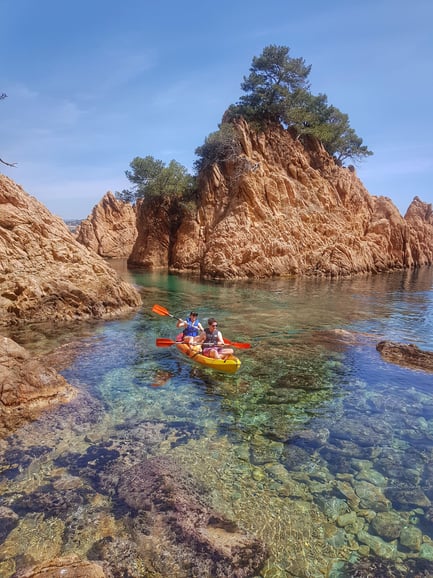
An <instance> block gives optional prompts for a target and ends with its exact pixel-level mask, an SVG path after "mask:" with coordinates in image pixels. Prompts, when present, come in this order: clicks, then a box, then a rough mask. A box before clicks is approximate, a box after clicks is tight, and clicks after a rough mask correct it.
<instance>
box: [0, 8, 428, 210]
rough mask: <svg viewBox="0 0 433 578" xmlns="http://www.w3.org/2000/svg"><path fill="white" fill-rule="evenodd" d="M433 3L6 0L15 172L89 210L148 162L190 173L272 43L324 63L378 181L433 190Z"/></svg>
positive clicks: (6, 118) (6, 71)
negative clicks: (173, 164) (138, 161)
mask: <svg viewBox="0 0 433 578" xmlns="http://www.w3.org/2000/svg"><path fill="white" fill-rule="evenodd" d="M432 22H433V2H432V1H431V0H412V1H411V2H407V1H402V0H353V1H352V2H347V0H344V1H342V0H334V1H332V0H331V1H330V2H323V0H303V1H302V2H300V1H290V0H266V1H263V2H259V1H257V2H251V1H243V0H230V1H228V0H219V2H211V1H209V0H200V1H199V0H184V1H183V2H176V1H174V0H173V1H172V2H166V1H164V0H160V1H159V2H149V1H146V0H123V1H122V2H119V0H116V1H113V0H85V1H84V0H74V1H68V0H0V53H1V55H2V59H1V65H0V93H2V92H5V93H7V95H8V98H6V99H5V100H3V101H0V123H1V124H0V126H1V132H0V135H1V138H0V157H1V158H2V159H4V160H6V161H8V162H16V163H17V166H16V167H14V168H9V167H6V166H0V171H1V172H3V173H4V174H6V175H8V176H10V177H12V178H13V179H14V180H15V181H16V182H17V183H19V184H20V185H21V186H23V188H24V189H25V190H26V191H27V192H28V193H30V194H31V195H33V196H35V197H36V198H37V199H39V200H40V201H41V202H42V203H43V204H44V205H45V206H46V207H48V209H50V210H51V211H52V212H53V213H55V214H57V215H59V216H61V217H63V218H65V219H74V218H77V219H79V218H84V217H86V216H87V215H88V214H90V212H91V210H92V208H93V206H94V205H95V204H96V203H98V202H99V200H100V199H101V198H102V197H103V196H104V194H105V193H106V192H107V191H108V190H111V191H116V190H121V189H123V188H127V187H128V186H129V182H128V181H127V179H126V177H125V170H127V169H128V168H129V163H130V162H131V160H132V159H133V158H134V157H136V156H141V157H145V156H147V155H151V156H153V157H154V158H156V159H161V160H162V161H164V162H165V163H168V162H170V160H172V159H175V160H176V161H178V162H180V163H181V164H183V165H184V166H185V167H187V168H188V169H189V170H190V171H192V170H193V163H194V160H195V159H196V156H195V154H194V151H195V149H196V148H197V147H198V146H200V145H201V144H203V142H204V139H205V137H206V136H207V135H208V134H209V133H211V132H213V131H215V130H217V128H218V124H219V123H220V121H221V118H222V115H223V113H224V111H225V110H226V108H227V107H228V106H229V105H230V104H232V103H235V102H236V101H237V100H238V99H239V97H240V96H241V95H242V91H241V88H240V84H241V82H242V80H243V77H244V76H245V75H248V73H249V68H250V65H251V62H252V59H253V57H254V56H259V55H260V54H261V52H262V50H263V48H264V47H265V46H268V45H270V44H276V45H281V46H288V47H289V48H290V53H289V55H290V56H291V57H293V58H298V57H302V58H304V59H305V61H306V63H307V64H308V65H311V66H312V69H311V73H310V82H311V91H312V93H313V94H318V93H325V94H326V95H327V97H328V102H329V104H333V105H334V106H336V107H337V108H339V109H340V110H341V111H342V112H344V113H347V114H348V115H349V119H350V123H351V126H352V128H353V129H354V130H355V132H356V133H357V134H358V136H360V137H361V138H362V139H363V141H364V144H365V145H367V146H368V148H369V149H370V150H372V151H373V152H374V156H372V157H369V158H367V159H365V160H364V161H363V162H362V163H361V164H359V165H358V167H357V172H358V176H359V177H360V178H361V180H362V182H363V183H364V185H365V186H366V187H367V189H368V191H369V192H370V193H371V194H373V195H385V196H387V197H390V198H391V199H392V201H393V202H394V203H395V204H396V206H397V208H398V209H399V210H400V212H401V213H402V214H403V215H404V213H405V211H406V209H407V207H408V205H409V204H410V202H411V201H412V199H413V197H414V196H419V197H420V198H421V199H422V200H423V201H426V202H432V200H433V107H432V98H433V97H432V95H433V90H432V89H433V41H432Z"/></svg>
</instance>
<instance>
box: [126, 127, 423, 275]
mask: <svg viewBox="0 0 433 578" xmlns="http://www.w3.org/2000/svg"><path fill="white" fill-rule="evenodd" d="M236 131H237V134H238V138H239V141H240V145H241V150H242V152H241V154H239V155H237V157H234V158H231V159H230V160H227V161H226V162H224V163H220V164H218V165H217V164H215V165H213V166H212V167H211V168H210V169H209V170H208V171H206V173H203V174H201V175H200V199H199V203H198V210H197V211H196V212H195V213H193V214H187V213H185V215H184V216H181V218H180V222H179V225H178V224H177V217H175V216H174V215H173V214H171V215H170V211H169V210H168V209H167V207H164V206H162V205H158V206H153V207H152V206H150V205H148V204H146V203H143V202H142V203H140V204H139V205H138V208H137V229H138V237H137V239H136V242H135V244H134V247H133V249H132V251H131V254H130V256H129V258H128V263H129V264H130V265H133V266H140V267H144V268H148V269H161V268H163V269H168V270H170V271H172V272H188V271H192V272H196V273H199V274H200V275H201V276H202V277H204V278H248V277H253V278H254V277H271V276H290V275H297V274H301V275H350V274H352V273H361V272H380V271H390V270H393V269H402V268H406V267H418V266H421V265H427V264H431V263H433V217H432V205H431V204H426V203H423V202H422V201H420V200H419V199H418V198H417V197H416V198H415V199H414V201H413V203H412V204H411V206H410V207H409V209H408V211H407V213H406V216H405V218H403V217H402V216H401V215H400V213H399V211H398V209H397V208H396V207H395V205H394V204H393V203H392V201H391V200H390V199H389V198H387V197H374V196H372V195H370V194H369V193H368V191H367V190H366V188H365V187H364V186H363V184H362V183H361V181H360V180H359V179H358V177H357V176H356V173H355V169H354V168H353V167H350V168H344V167H339V166H338V165H337V164H336V163H335V161H334V160H333V159H332V158H331V157H330V156H329V155H328V154H327V153H326V151H325V150H324V148H323V147H322V146H321V145H320V144H319V143H318V142H317V141H315V140H313V139H312V140H311V141H310V142H309V143H308V144H307V145H306V146H304V145H303V144H302V143H301V142H300V141H299V140H296V138H294V137H293V136H292V135H291V134H290V132H289V131H287V130H284V129H283V128H282V127H280V126H272V127H270V128H269V129H268V130H266V131H265V132H257V131H256V130H253V129H252V128H251V127H250V126H249V125H248V124H247V123H246V122H244V121H240V122H238V123H237V125H236Z"/></svg>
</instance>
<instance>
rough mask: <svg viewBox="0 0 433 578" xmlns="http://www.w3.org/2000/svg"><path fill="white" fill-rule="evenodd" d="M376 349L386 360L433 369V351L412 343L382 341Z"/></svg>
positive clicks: (411, 366) (426, 369) (414, 367)
mask: <svg viewBox="0 0 433 578" xmlns="http://www.w3.org/2000/svg"><path fill="white" fill-rule="evenodd" d="M376 349H377V351H379V353H380V354H381V355H382V357H383V358H384V359H385V360H386V361H390V362H391V363H396V364H397V365H403V366H404V367H409V368H411V369H423V370H425V371H433V351H423V350H422V349H420V348H419V347H417V346H416V345H414V344H412V343H409V344H404V343H394V342H392V341H380V342H379V343H378V344H377V345H376Z"/></svg>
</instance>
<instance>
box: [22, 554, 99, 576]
mask: <svg viewBox="0 0 433 578" xmlns="http://www.w3.org/2000/svg"><path fill="white" fill-rule="evenodd" d="M15 576H16V578H58V577H60V576H71V577H75V578H81V577H82V578H106V574H105V573H104V571H103V569H102V568H101V566H99V565H98V564H96V563H93V562H87V561H86V560H80V558H79V557H78V556H76V555H75V554H71V555H70V556H65V557H64V558H56V559H55V560H50V561H47V562H44V563H42V564H39V565H37V566H35V567H34V568H31V569H30V570H27V571H24V572H19V573H18V574H15Z"/></svg>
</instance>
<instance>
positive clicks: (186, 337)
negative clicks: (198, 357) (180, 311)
mask: <svg viewBox="0 0 433 578" xmlns="http://www.w3.org/2000/svg"><path fill="white" fill-rule="evenodd" d="M176 327H184V328H185V329H184V330H183V332H182V334H181V335H182V341H183V342H184V343H189V344H191V345H192V344H193V343H194V341H195V338H196V337H197V336H198V335H199V334H200V332H203V331H204V329H203V326H202V324H201V323H200V320H199V318H198V313H197V311H191V313H190V314H189V317H188V319H186V320H185V321H184V320H183V319H179V321H178V322H177V323H176Z"/></svg>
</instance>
